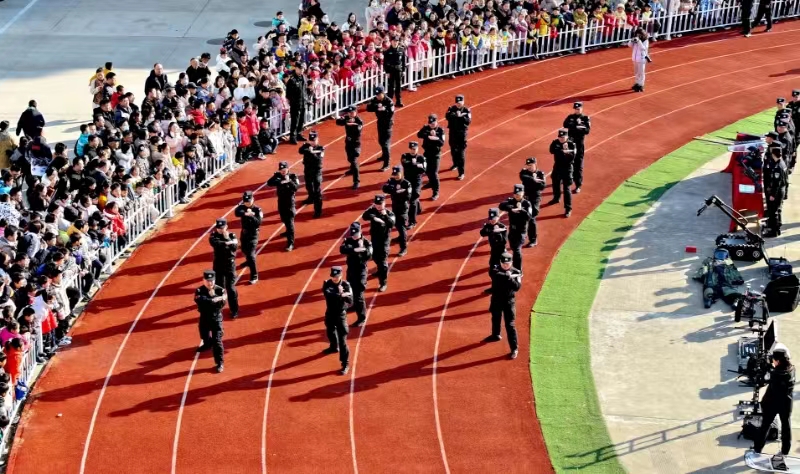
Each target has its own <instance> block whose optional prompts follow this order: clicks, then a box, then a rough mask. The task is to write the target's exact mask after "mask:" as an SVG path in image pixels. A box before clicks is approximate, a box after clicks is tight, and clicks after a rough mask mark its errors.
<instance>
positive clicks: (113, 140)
mask: <svg viewBox="0 0 800 474" xmlns="http://www.w3.org/2000/svg"><path fill="white" fill-rule="evenodd" d="M112 142H119V137H118V136H116V135H111V136H110V137H108V143H112Z"/></svg>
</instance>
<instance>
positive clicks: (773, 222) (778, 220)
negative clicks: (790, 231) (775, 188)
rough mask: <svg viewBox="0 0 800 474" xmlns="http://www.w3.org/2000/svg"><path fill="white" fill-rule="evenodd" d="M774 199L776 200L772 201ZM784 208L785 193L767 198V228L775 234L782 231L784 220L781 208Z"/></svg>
mask: <svg viewBox="0 0 800 474" xmlns="http://www.w3.org/2000/svg"><path fill="white" fill-rule="evenodd" d="M770 197H774V199H770ZM782 207H783V193H778V194H776V195H774V196H769V195H768V196H767V211H766V218H767V227H769V229H770V230H771V231H773V232H775V231H778V230H780V229H781V225H783V219H782V216H781V208H782Z"/></svg>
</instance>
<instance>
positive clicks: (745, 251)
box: [697, 196, 769, 264]
mask: <svg viewBox="0 0 800 474" xmlns="http://www.w3.org/2000/svg"><path fill="white" fill-rule="evenodd" d="M712 205H713V206H717V207H718V208H719V209H720V210H721V211H722V212H723V213H725V215H727V216H728V217H730V218H731V220H732V221H733V222H734V223H735V224H736V225H737V226H739V227H741V228H742V230H743V231H744V233H743V234H741V233H730V234H721V235H719V236H717V239H716V245H717V247H722V248H724V249H726V250H728V252H730V254H731V258H732V259H733V260H742V261H746V262H755V261H758V260H760V259H761V258H763V257H764V239H763V238H762V237H761V236H760V235H756V234H755V233H753V232H752V231H751V230H750V229H748V228H747V219H746V218H745V217H744V216H743V215H741V214H740V213H739V212H738V211H736V210H735V209H733V208H732V207H730V206H729V205H727V204H726V203H725V202H724V201H722V200H721V199H720V198H718V197H717V196H711V197H710V198H708V199H706V201H705V204H704V205H703V207H701V208H700V209H698V210H697V215H698V217H699V216H700V214H702V213H703V212H704V211H705V210H706V209H707V208H708V206H712ZM767 264H769V262H767Z"/></svg>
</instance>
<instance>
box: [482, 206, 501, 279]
mask: <svg viewBox="0 0 800 474" xmlns="http://www.w3.org/2000/svg"><path fill="white" fill-rule="evenodd" d="M481 236H482V237H486V238H487V240H488V241H489V250H490V252H489V276H490V277H491V276H492V268H494V267H495V265H500V256H501V255H502V254H503V252H505V251H506V243H507V242H508V228H506V226H505V224H503V223H502V222H500V209H498V208H496V207H493V208H491V209H489V222H484V224H483V227H481ZM491 292H492V289H491V288H487V289H486V291H484V293H491Z"/></svg>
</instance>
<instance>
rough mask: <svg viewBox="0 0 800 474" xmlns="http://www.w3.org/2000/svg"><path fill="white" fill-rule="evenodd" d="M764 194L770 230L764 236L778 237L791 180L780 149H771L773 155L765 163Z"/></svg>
mask: <svg viewBox="0 0 800 474" xmlns="http://www.w3.org/2000/svg"><path fill="white" fill-rule="evenodd" d="M764 167H765V170H764V194H765V195H766V197H767V212H766V218H767V227H768V229H769V231H768V232H767V233H765V234H764V237H777V236H779V235H781V224H782V222H781V206H783V198H784V196H785V194H786V186H787V183H788V181H789V179H788V176H789V175H788V173H787V171H786V164H785V163H784V162H783V160H782V159H781V156H780V152H779V151H778V149H776V148H773V149H772V150H771V157H770V159H769V161H768V162H767V163H764Z"/></svg>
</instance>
